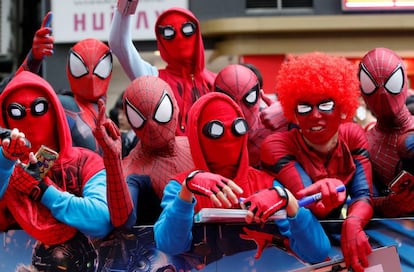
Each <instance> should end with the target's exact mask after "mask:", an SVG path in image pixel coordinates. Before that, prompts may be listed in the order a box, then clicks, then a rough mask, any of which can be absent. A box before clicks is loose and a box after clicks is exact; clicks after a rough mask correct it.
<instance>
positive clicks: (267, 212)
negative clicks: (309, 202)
mask: <svg viewBox="0 0 414 272" xmlns="http://www.w3.org/2000/svg"><path fill="white" fill-rule="evenodd" d="M288 202H289V197H288V194H287V192H286V190H285V189H284V188H282V187H279V186H277V187H272V188H269V189H264V190H261V191H259V192H256V193H254V194H253V195H251V196H249V197H248V198H246V199H245V200H243V201H242V203H241V205H242V206H245V207H246V208H247V209H248V210H249V212H250V213H247V216H246V221H247V223H251V222H252V220H253V217H255V218H256V222H257V221H260V222H266V221H267V219H268V218H269V217H270V216H271V215H272V214H274V213H275V212H277V211H279V210H281V209H284V208H286V206H287V204H288ZM258 223H259V222H258Z"/></svg>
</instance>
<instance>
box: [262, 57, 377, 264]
mask: <svg viewBox="0 0 414 272" xmlns="http://www.w3.org/2000/svg"><path fill="white" fill-rule="evenodd" d="M356 72H357V67H356V65H354V64H352V63H351V62H349V61H348V60H346V59H345V58H344V57H340V56H330V55H328V54H325V53H322V52H311V53H306V54H302V55H299V56H289V58H288V59H287V60H286V61H285V62H284V63H283V64H282V66H281V68H280V70H279V72H278V75H277V81H276V82H277V84H276V93H277V96H278V99H279V101H280V103H281V105H282V107H283V112H284V115H285V116H286V118H287V119H288V120H289V121H291V122H293V123H294V124H296V125H297V127H296V128H293V129H291V130H289V131H287V132H275V133H273V134H272V135H270V136H268V137H267V138H266V139H265V140H264V141H263V143H262V146H261V148H262V150H261V164H262V167H263V169H265V170H266V171H267V172H269V173H270V174H272V175H273V176H274V177H275V178H276V179H278V180H279V181H280V183H282V184H283V185H284V186H286V188H287V189H289V190H290V191H291V192H292V193H293V195H295V197H297V198H302V197H304V196H308V195H311V194H314V193H318V192H321V194H322V198H321V200H319V201H317V202H315V203H313V204H311V205H309V209H311V211H312V212H313V213H314V214H315V215H316V216H317V217H318V218H319V219H326V218H335V219H338V218H340V217H341V215H342V217H344V219H345V220H344V222H343V224H342V233H341V240H340V243H341V247H342V253H343V256H344V259H345V262H346V264H347V266H348V267H352V268H353V269H354V271H363V269H364V268H363V267H366V266H368V261H367V256H368V254H369V253H370V252H371V246H370V243H369V241H368V238H367V236H366V234H365V232H364V230H363V229H364V227H365V225H366V224H367V223H368V222H369V220H370V219H371V218H372V215H373V207H372V199H371V196H372V172H371V162H370V160H369V152H368V150H369V149H368V148H369V147H368V141H367V138H366V135H365V132H364V130H363V128H362V127H361V126H359V125H358V124H356V123H353V122H352V118H353V116H354V114H355V111H356V109H357V107H358V104H359V102H358V97H359V83H358V78H357V76H356ZM343 185H345V186H346V191H345V192H337V190H336V188H337V187H338V186H343ZM348 196H349V198H350V202H349V203H348V208H347V211H346V213H345V214H342V213H341V212H343V210H342V208H343V207H344V205H345V202H346V199H347V197H348Z"/></svg>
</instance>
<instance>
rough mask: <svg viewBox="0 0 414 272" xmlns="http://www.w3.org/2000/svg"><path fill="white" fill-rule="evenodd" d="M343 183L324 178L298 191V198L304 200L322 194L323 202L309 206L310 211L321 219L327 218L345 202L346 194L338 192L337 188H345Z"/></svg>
mask: <svg viewBox="0 0 414 272" xmlns="http://www.w3.org/2000/svg"><path fill="white" fill-rule="evenodd" d="M343 185H344V184H343V182H342V181H341V180H339V179H335V178H324V179H320V180H318V181H317V182H315V183H313V184H311V185H309V186H308V187H306V188H304V189H302V190H300V191H298V192H297V193H296V197H297V198H298V199H299V198H302V197H305V196H309V195H313V194H317V193H321V195H322V198H321V200H319V201H317V202H316V203H315V204H311V205H309V209H310V210H312V212H314V213H315V215H316V216H317V217H319V218H321V217H325V216H326V215H327V214H329V213H330V212H331V211H332V210H333V209H334V208H336V207H338V206H340V205H341V204H343V203H344V202H345V199H346V192H345V191H342V192H338V191H337V187H338V186H343Z"/></svg>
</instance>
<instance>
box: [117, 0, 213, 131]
mask: <svg viewBox="0 0 414 272" xmlns="http://www.w3.org/2000/svg"><path fill="white" fill-rule="evenodd" d="M137 3H138V1H137V0H135V1H127V0H119V1H118V4H117V9H116V10H115V12H114V17H113V20H112V25H111V31H110V36H109V47H110V48H111V50H112V52H113V54H114V55H115V56H116V57H117V58H118V60H119V62H120V63H121V65H122V68H123V69H124V71H125V72H126V74H127V76H128V77H129V79H130V80H131V81H132V80H134V79H135V78H136V77H138V76H142V75H154V76H159V77H160V78H162V79H163V80H165V81H166V82H167V83H168V84H170V86H171V88H172V91H173V94H174V97H175V99H176V100H177V105H178V108H179V113H178V123H177V129H176V134H177V135H186V133H187V119H188V111H189V109H190V107H191V105H192V104H193V103H194V102H195V101H196V100H197V99H198V98H200V97H201V96H202V95H204V94H206V93H208V92H210V91H213V82H214V78H215V76H216V74H215V73H214V72H212V71H209V70H208V69H206V67H205V60H204V43H203V39H202V36H201V32H200V23H199V21H198V19H197V18H196V17H195V15H194V14H193V13H192V12H191V11H189V10H187V9H184V8H179V7H173V8H169V9H167V10H165V11H163V12H162V13H161V14H160V15H159V16H158V18H157V21H156V23H155V27H154V30H155V36H156V41H157V47H158V50H159V51H160V55H161V58H162V59H163V60H164V61H165V62H166V67H165V68H162V69H159V70H158V69H157V67H155V66H153V65H151V64H150V63H148V62H147V61H145V60H143V59H142V58H141V56H140V54H139V52H138V50H137V49H136V48H135V47H134V44H133V43H132V38H131V33H130V31H131V17H132V16H131V15H132V14H134V13H135V10H136V7H137Z"/></svg>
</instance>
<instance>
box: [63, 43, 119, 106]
mask: <svg viewBox="0 0 414 272" xmlns="http://www.w3.org/2000/svg"><path fill="white" fill-rule="evenodd" d="M66 73H67V76H68V79H69V83H70V87H71V89H72V92H73V94H74V95H75V97H76V98H77V99H81V100H86V101H90V102H97V101H98V99H99V98H100V97H105V96H106V92H107V90H108V86H109V81H110V79H111V76H112V54H111V51H110V50H109V47H108V46H107V45H106V44H104V43H103V42H101V41H99V40H96V39H85V40H82V41H80V42H78V43H76V44H75V45H74V46H73V47H72V49H71V50H70V51H69V56H68V62H67V67H66Z"/></svg>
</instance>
